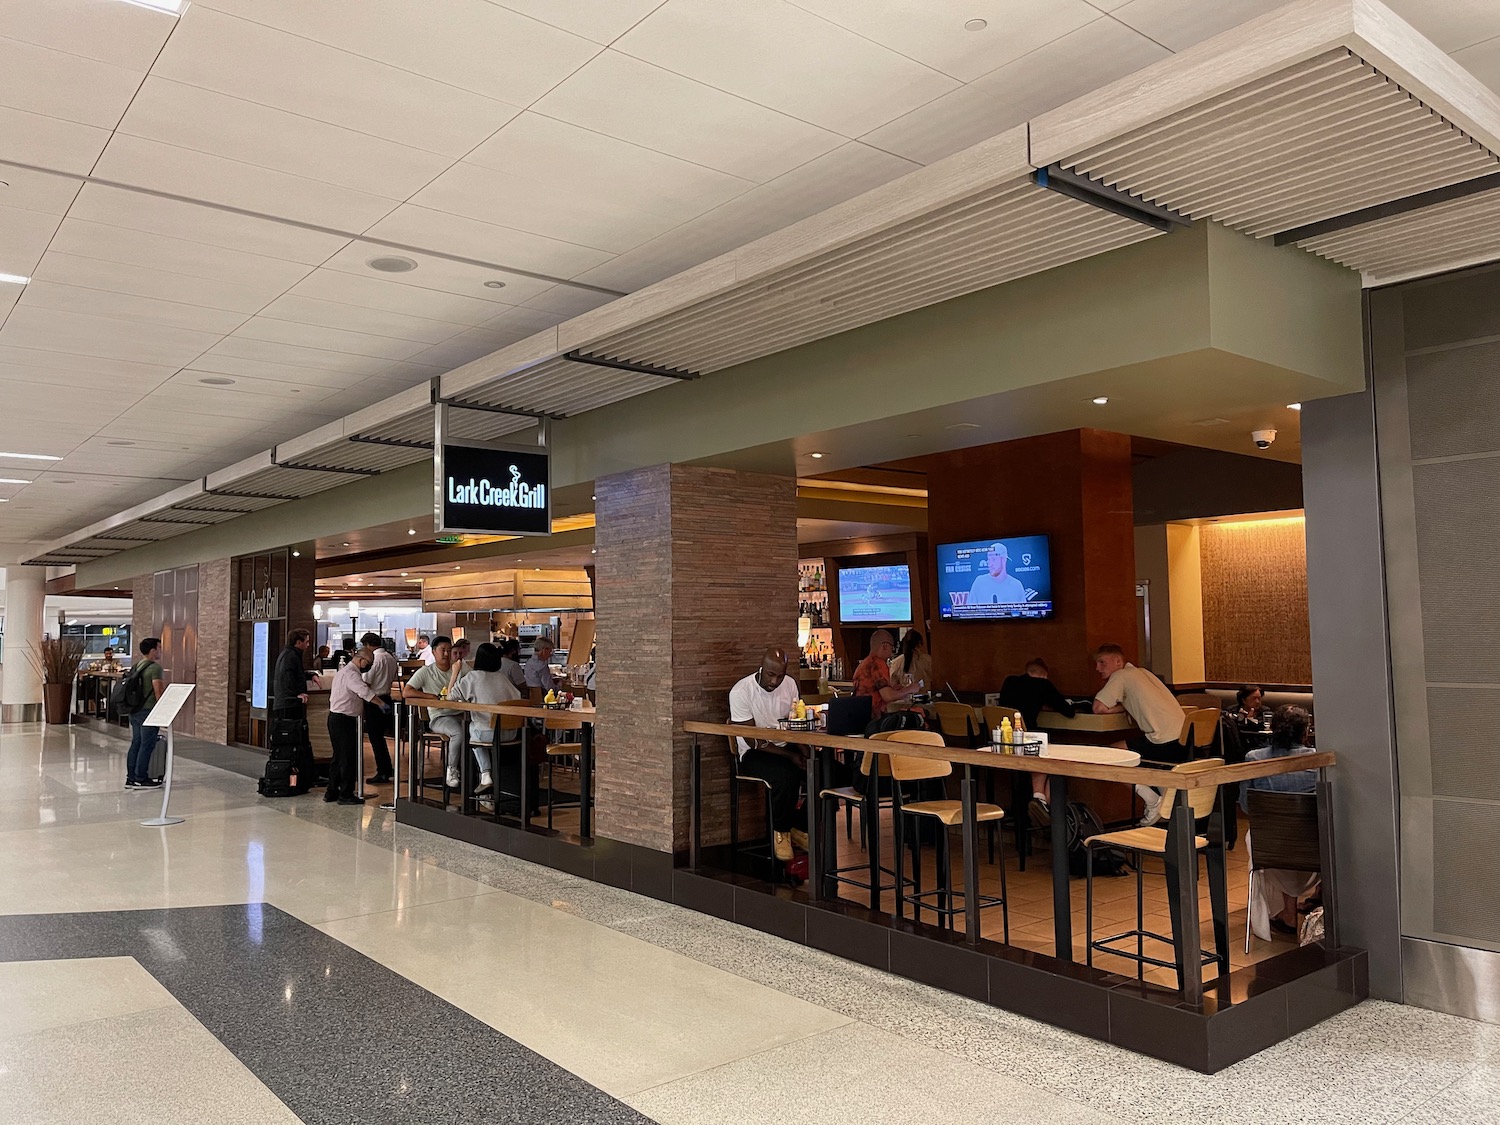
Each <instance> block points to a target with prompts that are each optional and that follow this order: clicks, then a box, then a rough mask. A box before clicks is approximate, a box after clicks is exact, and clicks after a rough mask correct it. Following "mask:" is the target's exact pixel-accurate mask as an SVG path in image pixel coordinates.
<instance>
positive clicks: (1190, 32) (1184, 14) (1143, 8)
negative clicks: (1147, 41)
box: [1113, 0, 1285, 51]
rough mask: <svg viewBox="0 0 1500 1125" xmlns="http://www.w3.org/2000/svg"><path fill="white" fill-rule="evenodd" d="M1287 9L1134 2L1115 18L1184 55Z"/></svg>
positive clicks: (1222, 0) (1272, 0)
mask: <svg viewBox="0 0 1500 1125" xmlns="http://www.w3.org/2000/svg"><path fill="white" fill-rule="evenodd" d="M1284 6H1285V0H1213V3H1210V4H1204V3H1200V2H1199V0H1130V3H1128V4H1122V5H1121V6H1120V7H1118V8H1116V9H1115V10H1114V13H1113V18H1115V19H1117V20H1119V21H1120V22H1121V23H1123V24H1125V25H1127V26H1128V27H1132V28H1134V29H1135V30H1136V31H1139V32H1140V33H1141V34H1142V35H1146V36H1149V37H1150V38H1152V39H1154V40H1156V42H1158V43H1160V44H1161V45H1162V46H1164V47H1166V48H1167V49H1168V50H1172V51H1180V50H1182V49H1183V48H1184V47H1191V46H1192V45H1193V44H1194V43H1201V42H1202V41H1203V40H1205V39H1208V38H1210V37H1212V36H1215V35H1217V34H1219V32H1221V31H1228V30H1229V29H1230V28H1231V27H1238V26H1239V25H1240V24H1242V23H1244V22H1245V21H1246V20H1253V19H1254V18H1255V17H1256V16H1259V15H1264V14H1265V13H1266V12H1269V11H1273V10H1275V9H1276V8H1281V7H1284Z"/></svg>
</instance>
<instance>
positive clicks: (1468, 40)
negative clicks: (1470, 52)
mask: <svg viewBox="0 0 1500 1125" xmlns="http://www.w3.org/2000/svg"><path fill="white" fill-rule="evenodd" d="M1385 5H1386V7H1388V8H1390V9H1392V10H1393V11H1394V12H1395V13H1396V14H1397V15H1399V16H1401V17H1402V18H1403V19H1406V20H1408V21H1410V23H1411V24H1412V26H1413V27H1415V28H1416V29H1417V30H1418V31H1420V32H1421V33H1422V34H1423V35H1425V36H1427V38H1428V39H1431V40H1432V41H1433V42H1434V43H1436V44H1437V45H1438V46H1439V47H1441V48H1442V49H1443V50H1445V51H1449V52H1453V51H1459V50H1462V49H1463V48H1465V47H1472V46H1474V45H1475V44H1476V43H1482V42H1484V41H1485V40H1486V39H1493V38H1494V37H1496V36H1500V6H1497V5H1496V4H1495V2H1494V0H1441V3H1434V2H1433V0H1385Z"/></svg>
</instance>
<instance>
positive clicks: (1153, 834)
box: [1084, 758, 1229, 986]
mask: <svg viewBox="0 0 1500 1125" xmlns="http://www.w3.org/2000/svg"><path fill="white" fill-rule="evenodd" d="M1223 764H1224V759H1222V758H1200V759H1198V760H1197V761H1192V762H1183V763H1182V764H1181V765H1178V766H1174V767H1173V768H1172V770H1171V772H1172V773H1176V774H1184V773H1201V772H1203V771H1204V770H1211V769H1217V768H1218V767H1220V766H1222V765H1223ZM1184 793H1185V794H1186V795H1187V800H1188V803H1189V805H1190V806H1191V808H1192V812H1193V819H1194V820H1195V821H1198V820H1202V819H1204V818H1205V817H1209V816H1212V815H1213V812H1214V807H1215V805H1216V804H1217V803H1218V799H1219V791H1218V789H1217V788H1213V789H1185V790H1177V789H1168V790H1167V791H1166V794H1165V795H1164V796H1163V797H1162V802H1161V811H1162V818H1163V819H1164V820H1166V819H1168V818H1169V817H1170V816H1171V813H1172V808H1173V806H1174V805H1175V804H1176V801H1177V799H1178V797H1180V796H1181V795H1182V794H1184ZM1208 846H1209V841H1208V838H1207V837H1205V836H1194V837H1193V849H1194V862H1197V853H1198V852H1201V851H1204V850H1205V849H1206V848H1207V847H1208ZM1219 846H1220V847H1222V846H1223V843H1222V840H1221V841H1220V844H1219ZM1099 848H1119V849H1121V850H1123V851H1128V852H1131V853H1132V854H1133V857H1134V866H1135V929H1133V930H1125V931H1124V932H1122V933H1118V934H1111V935H1110V936H1109V937H1105V938H1100V939H1099V940H1098V941H1095V940H1094V853H1095V851H1096V850H1098V849H1099ZM1084 851H1085V853H1086V854H1087V857H1088V861H1087V862H1088V868H1087V879H1088V883H1087V891H1086V895H1085V902H1086V907H1085V922H1084V926H1085V933H1086V939H1085V940H1086V942H1087V957H1086V960H1087V963H1088V964H1089V965H1092V964H1093V963H1094V951H1095V950H1096V949H1097V950H1098V951H1099V952H1100V953H1112V954H1114V955H1115V956H1116V957H1124V958H1125V959H1127V960H1130V961H1134V962H1135V963H1136V973H1135V975H1136V979H1137V980H1141V979H1144V977H1145V975H1146V966H1147V965H1156V966H1157V967H1159V968H1163V969H1176V968H1177V961H1176V960H1175V957H1174V959H1173V960H1171V961H1163V960H1162V959H1161V958H1159V957H1152V956H1151V955H1150V954H1148V953H1147V952H1146V939H1147V938H1150V939H1151V940H1152V941H1156V942H1161V943H1162V944H1164V945H1168V946H1172V947H1173V950H1174V952H1175V949H1176V941H1175V940H1174V938H1172V937H1167V936H1166V935H1164V934H1158V933H1155V932H1153V931H1151V930H1148V929H1146V922H1145V879H1144V873H1143V872H1142V870H1141V859H1142V858H1143V857H1144V856H1148V855H1150V856H1158V857H1160V858H1162V859H1165V858H1166V854H1167V830H1166V829H1165V828H1126V829H1123V830H1122V831H1119V832H1101V833H1100V834H1099V835H1097V836H1090V837H1089V838H1088V839H1087V840H1085V841H1084ZM1215 912H1217V911H1216V910H1215ZM1215 921H1216V923H1217V919H1216V920H1215ZM1218 928H1219V927H1218V926H1217V924H1216V926H1215V931H1216V932H1217V930H1218ZM1131 938H1134V939H1135V952H1134V953H1131V952H1130V951H1129V950H1127V949H1118V948H1115V947H1114V946H1113V945H1112V944H1111V943H1113V942H1120V941H1128V940H1129V939H1131ZM1201 956H1202V959H1203V963H1204V964H1206V965H1212V964H1218V965H1219V966H1220V972H1228V971H1229V951H1228V948H1227V946H1226V947H1224V948H1220V949H1218V951H1217V952H1215V953H1203V954H1202V955H1201ZM1179 978H1180V973H1179ZM1178 983H1179V986H1180V985H1181V981H1180V979H1179V982H1178Z"/></svg>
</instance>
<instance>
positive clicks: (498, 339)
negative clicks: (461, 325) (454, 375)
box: [417, 309, 556, 371]
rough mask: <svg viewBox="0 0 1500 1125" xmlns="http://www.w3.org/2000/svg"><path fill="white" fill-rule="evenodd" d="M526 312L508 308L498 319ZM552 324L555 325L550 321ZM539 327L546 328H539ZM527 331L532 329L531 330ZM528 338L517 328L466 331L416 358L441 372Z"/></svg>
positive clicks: (527, 333)
mask: <svg viewBox="0 0 1500 1125" xmlns="http://www.w3.org/2000/svg"><path fill="white" fill-rule="evenodd" d="M526 311H528V310H523V309H512V310H511V311H510V312H508V313H504V314H502V316H504V317H505V318H507V319H515V318H519V317H520V316H521V315H522V314H523V313H524V312H526ZM541 315H545V314H541ZM554 323H556V322H555V321H554ZM543 327H550V326H549V325H543ZM531 331H536V330H535V329H532V330H531ZM528 335H530V332H523V331H520V330H519V329H489V328H470V329H468V330H467V331H466V332H461V333H460V334H459V335H457V336H455V337H453V338H452V339H451V340H449V341H447V342H446V343H443V344H439V345H437V347H434V348H428V349H427V350H426V351H425V352H422V353H421V354H420V355H419V356H417V358H418V359H419V360H420V361H421V362H423V363H431V364H434V365H436V366H438V367H441V368H442V369H443V370H444V371H451V370H453V369H454V368H455V367H462V366H463V365H464V364H466V363H469V362H471V361H473V360H476V359H478V358H479V357H480V356H486V355H489V354H490V353H491V352H493V351H498V350H499V349H501V348H503V347H505V346H506V345H507V344H513V343H515V342H516V341H517V340H524V339H525V338H526V337H527V336H528Z"/></svg>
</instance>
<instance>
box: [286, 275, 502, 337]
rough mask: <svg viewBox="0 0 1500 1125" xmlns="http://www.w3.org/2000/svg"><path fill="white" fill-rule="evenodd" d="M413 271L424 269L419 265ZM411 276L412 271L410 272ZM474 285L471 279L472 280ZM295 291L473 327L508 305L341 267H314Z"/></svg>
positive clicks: (293, 291) (488, 291)
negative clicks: (406, 283)
mask: <svg viewBox="0 0 1500 1125" xmlns="http://www.w3.org/2000/svg"><path fill="white" fill-rule="evenodd" d="M412 272H413V273H419V272H421V270H420V267H419V268H418V269H417V270H414V271H412ZM408 276H409V275H408ZM470 284H471V285H472V282H471V283H470ZM482 284H483V283H480V286H481V288H480V292H482V293H498V294H500V295H504V293H505V292H507V291H508V290H509V288H510V287H509V286H507V287H506V289H505V290H492V289H484V288H482ZM292 293H294V294H296V295H298V296H302V297H316V298H318V299H320V300H324V301H339V302H342V303H343V304H346V305H358V306H360V307H361V308H366V309H377V310H381V311H384V312H392V313H406V314H408V315H411V316H420V317H426V318H427V319H429V320H446V321H449V322H451V323H454V324H463V325H468V326H470V327H472V326H474V325H478V324H483V323H484V322H485V321H486V320H488V319H489V318H490V317H492V316H494V315H495V312H496V311H497V308H500V307H506V308H508V307H509V304H508V303H507V302H501V301H494V300H488V299H486V298H483V297H471V296H467V295H460V294H457V293H446V292H443V291H442V290H438V289H424V288H422V287H421V286H418V285H403V284H401V283H400V282H397V281H384V280H381V277H380V275H378V274H373V273H366V274H356V273H343V272H341V271H339V270H333V269H321V270H314V271H313V272H312V273H311V274H309V275H308V276H307V277H305V278H303V279H302V280H301V281H299V282H298V283H297V284H296V286H295V287H294V288H293V289H292Z"/></svg>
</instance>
